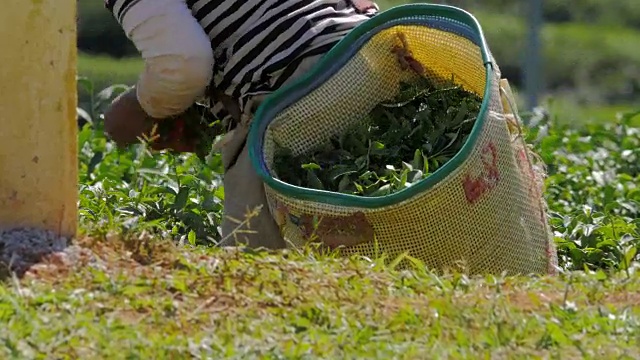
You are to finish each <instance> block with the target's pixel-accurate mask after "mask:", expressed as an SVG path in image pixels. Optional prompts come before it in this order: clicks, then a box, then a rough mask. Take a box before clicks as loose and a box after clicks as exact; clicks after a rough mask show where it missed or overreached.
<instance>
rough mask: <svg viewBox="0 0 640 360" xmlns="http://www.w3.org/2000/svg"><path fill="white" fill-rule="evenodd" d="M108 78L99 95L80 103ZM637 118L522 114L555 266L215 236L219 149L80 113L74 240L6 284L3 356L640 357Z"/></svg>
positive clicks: (95, 107)
mask: <svg viewBox="0 0 640 360" xmlns="http://www.w3.org/2000/svg"><path fill="white" fill-rule="evenodd" d="M83 84H84V85H87V84H86V83H84V82H83ZM117 90H118V89H116V91H114V92H113V93H110V94H108V93H103V94H102V95H101V96H94V97H93V99H94V100H95V101H96V102H94V103H93V104H90V107H87V108H86V110H87V112H88V114H89V116H91V117H92V118H93V119H94V120H97V119H99V115H100V113H101V112H102V111H103V108H104V104H105V103H106V102H107V100H108V99H109V98H111V97H113V96H115V95H116V94H117ZM638 117H640V115H638V114H633V113H629V114H626V115H625V116H622V117H620V118H618V119H612V120H611V121H609V122H607V123H602V122H600V123H592V124H586V125H584V126H583V127H581V128H574V127H571V126H569V125H568V124H567V122H561V121H558V120H557V119H556V117H555V116H544V114H528V115H527V122H528V123H529V124H530V128H529V129H528V131H527V138H528V141H529V142H530V143H531V144H532V146H534V148H535V149H536V150H537V152H538V153H539V154H540V156H541V158H542V160H544V161H545V163H546V164H547V166H548V170H549V175H550V176H549V178H548V180H547V191H546V195H545V196H546V198H547V201H548V203H549V208H550V212H549V221H550V223H551V225H552V228H553V231H554V234H555V241H556V244H557V246H558V255H559V259H560V264H559V265H560V269H559V270H560V272H561V274H560V276H558V277H528V276H509V277H505V276H486V277H473V278H469V277H467V276H465V275H463V274H458V273H453V274H439V275H437V274H435V273H432V272H430V271H428V269H424V268H418V267H416V268H414V269H412V270H404V271H400V270H396V269H394V268H393V266H392V265H389V264H385V263H382V262H381V261H379V260H375V259H374V260H368V259H362V258H357V257H353V258H340V259H338V258H334V257H331V256H329V255H323V256H319V255H316V254H314V253H313V252H308V251H301V252H290V251H287V252H269V253H265V252H237V251H227V250H224V249H216V248H215V247H212V246H211V245H212V244H213V243H215V242H216V241H217V240H218V239H219V237H218V236H217V226H218V224H219V222H220V217H221V202H222V200H223V198H224V193H223V191H222V188H221V186H220V175H219V174H220V172H221V171H220V167H221V164H220V157H219V156H218V155H216V154H212V155H211V156H210V157H209V158H208V159H207V162H206V164H204V163H202V162H200V161H199V160H198V159H197V158H196V157H195V156H193V155H180V156H176V155H172V154H169V153H150V152H149V151H148V150H147V148H146V147H145V146H144V144H140V145H136V146H133V147H131V148H130V149H128V150H117V149H116V148H115V147H114V146H113V144H111V143H110V142H109V141H107V140H106V139H105V137H104V135H103V134H102V127H101V123H100V121H95V122H94V123H93V125H91V123H90V124H87V125H86V126H85V127H84V128H83V129H82V130H81V131H80V133H79V149H78V151H79V172H80V183H81V185H80V189H79V191H80V200H79V205H80V222H81V226H82V232H81V237H80V238H79V240H78V241H77V242H76V245H78V246H79V247H78V248H76V250H74V251H71V252H70V254H69V255H67V256H63V255H60V254H54V255H51V256H49V257H48V258H47V259H45V260H44V261H43V262H42V263H41V264H39V265H36V266H35V267H34V268H33V269H32V270H31V271H30V272H29V273H27V274H26V275H25V276H24V277H23V278H20V279H18V278H13V279H9V280H8V281H6V282H4V283H3V284H1V285H0V324H1V325H0V343H1V344H2V346H0V357H1V358H20V359H22V358H25V359H26V358H29V359H31V358H36V359H37V358H41V359H45V358H109V359H141V358H145V359H146V358H174V359H175V358H192V357H195V358H272V359H285V358H286V359H303V358H305V359H306V358H382V359H386V358H406V359H415V358H469V359H476V358H481V357H484V358H552V357H553V358H556V357H562V358H607V359H609V358H620V359H627V358H628V359H631V358H637V357H638V356H639V355H640V352H639V351H638V348H640V335H639V334H640V306H638V304H639V303H640V297H639V294H640V281H639V280H640V278H639V276H640V275H638V268H640V263H639V262H638V260H640V257H639V256H638V249H639V248H640V216H639V215H640V188H639V187H638V184H640V128H638V127H637V126H636V125H635V124H636V121H637V119H638ZM163 239H164V240H163ZM74 259H75V260H74Z"/></svg>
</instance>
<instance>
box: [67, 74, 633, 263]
mask: <svg viewBox="0 0 640 360" xmlns="http://www.w3.org/2000/svg"><path fill="white" fill-rule="evenodd" d="M79 84H80V86H81V87H83V88H85V89H87V91H90V92H91V91H92V88H91V87H92V84H91V83H90V82H89V81H87V80H80V82H79ZM125 88H126V87H124V86H113V87H110V88H107V89H106V90H103V91H102V92H100V93H98V94H96V95H95V96H93V97H92V104H91V106H90V108H87V109H85V110H86V115H85V116H86V117H87V118H90V121H89V122H88V123H87V124H86V125H84V127H83V128H82V129H81V130H80V134H79V156H80V183H81V186H80V219H81V224H82V227H83V229H84V231H85V232H86V233H89V234H105V233H107V232H108V231H111V230H114V231H117V232H121V233H129V232H139V231H141V230H142V229H144V230H147V231H150V232H152V233H154V234H157V236H159V237H171V238H173V239H174V240H176V241H182V242H189V243H192V244H202V245H212V244H215V243H216V241H218V240H219V239H220V236H219V233H218V225H219V224H220V219H221V210H222V201H223V199H224V192H223V188H222V182H221V172H222V166H221V159H220V156H219V155H217V154H216V153H212V154H210V155H209V156H208V157H207V158H206V163H203V162H202V161H200V160H199V159H198V158H197V157H196V156H195V155H193V154H179V155H175V154H171V153H168V152H162V153H152V152H150V151H149V150H148V149H147V148H146V146H145V145H144V144H142V143H141V144H139V145H135V146H132V147H131V148H129V149H126V150H119V149H117V148H116V147H115V145H114V144H113V143H112V142H110V141H108V140H107V139H106V138H105V136H104V134H103V131H102V122H101V115H100V114H101V112H102V111H103V110H104V106H105V105H106V103H107V101H108V100H109V99H111V98H113V97H114V96H115V95H116V94H118V93H119V92H120V91H122V90H123V89H125ZM524 115H525V120H526V121H527V123H528V124H529V130H528V131H527V136H528V141H529V142H530V143H531V144H532V146H534V148H535V150H536V151H537V152H538V153H539V154H540V156H541V157H542V159H543V160H544V162H545V163H546V164H547V165H548V173H549V177H548V179H547V189H546V199H547V201H548V203H549V208H550V217H551V218H550V221H551V224H552V226H553V230H554V232H555V239H556V242H557V244H558V251H559V256H560V260H561V266H562V267H563V268H565V269H571V270H581V269H585V268H591V269H598V268H600V269H626V268H628V267H629V265H630V264H631V263H632V262H633V261H636V260H638V253H637V250H638V248H640V220H639V218H640V186H639V185H638V184H640V127H638V123H639V121H638V120H640V115H639V113H635V114H633V113H632V114H626V115H623V116H620V117H619V118H618V119H614V120H613V121H612V122H610V123H607V124H590V125H585V126H583V127H581V128H579V129H578V128H573V127H571V126H570V125H567V124H568V123H570V121H564V122H559V121H558V119H555V118H553V117H550V116H548V115H547V114H546V113H544V112H542V111H538V112H536V113H533V114H524Z"/></svg>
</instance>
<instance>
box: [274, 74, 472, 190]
mask: <svg viewBox="0 0 640 360" xmlns="http://www.w3.org/2000/svg"><path fill="white" fill-rule="evenodd" d="M481 104H482V99H481V98H480V97H479V96H477V95H475V94H473V93H470V92H468V91H466V90H464V89H463V88H462V87H461V86H459V85H456V84H454V83H453V82H452V81H448V82H446V83H445V84H443V85H442V86H435V85H433V84H432V83H431V82H430V81H428V80H427V79H426V78H420V80H419V81H418V82H416V83H402V84H401V85H400V93H399V95H398V96H397V97H396V98H395V99H393V101H391V102H390V103H381V104H379V105H378V106H376V107H375V108H374V109H373V110H372V111H371V112H370V113H369V115H368V117H367V119H365V120H364V121H362V122H359V123H358V124H356V125H354V126H352V127H351V128H349V129H348V130H347V131H345V132H344V133H343V134H342V135H341V136H335V137H333V138H331V140H330V141H329V142H327V143H326V144H325V145H324V146H323V147H321V148H318V149H316V150H315V151H313V152H310V153H307V154H302V155H299V156H293V155H292V153H291V151H290V150H289V149H286V148H284V147H281V146H277V148H276V152H275V158H274V170H275V172H276V174H277V176H278V178H279V179H280V180H281V181H284V182H286V183H289V184H292V185H296V186H300V187H305V188H312V189H318V190H327V191H332V192H340V193H345V194H352V195H359V196H369V197H376V196H384V195H388V194H391V193H393V192H397V191H399V190H402V189H404V188H406V187H409V186H411V185H412V184H414V183H416V182H418V181H420V180H422V179H424V178H426V177H427V176H429V175H430V174H432V173H433V172H434V171H436V170H437V169H438V168H439V167H441V166H442V165H443V164H445V163H447V162H448V161H449V160H450V159H451V158H452V157H453V156H454V155H455V154H456V153H458V152H459V151H460V149H461V148H462V146H463V145H464V143H465V141H466V139H467V137H468V135H469V133H470V132H471V129H472V128H473V125H474V123H475V120H476V117H477V115H478V113H479V111H480V106H481Z"/></svg>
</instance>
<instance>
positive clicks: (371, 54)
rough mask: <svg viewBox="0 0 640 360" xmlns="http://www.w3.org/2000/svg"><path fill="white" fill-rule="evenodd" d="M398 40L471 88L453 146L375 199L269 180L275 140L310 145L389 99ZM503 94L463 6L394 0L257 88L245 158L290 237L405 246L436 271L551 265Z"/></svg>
mask: <svg viewBox="0 0 640 360" xmlns="http://www.w3.org/2000/svg"><path fill="white" fill-rule="evenodd" d="M401 38H402V40H401ZM399 41H400V42H402V41H404V42H403V46H406V48H407V49H409V50H410V51H411V52H412V53H413V58H415V59H416V60H418V61H419V62H420V63H421V64H422V65H423V66H424V68H425V69H426V70H427V72H428V73H430V74H432V76H433V77H434V79H433V80H438V79H436V78H439V79H451V78H452V75H453V78H454V79H455V81H456V82H457V83H458V84H460V85H462V86H463V87H464V88H465V89H466V90H467V91H471V92H474V93H476V94H478V95H479V96H481V97H482V99H483V103H482V107H481V110H480V114H479V116H478V119H477V120H476V123H475V125H474V128H473V130H472V133H471V134H470V135H469V137H468V140H467V141H466V143H465V145H464V146H463V148H462V149H461V150H460V152H459V153H458V154H457V155H455V156H454V157H453V158H452V159H451V160H450V161H449V162H447V163H446V164H444V165H443V166H442V167H441V168H439V169H438V170H437V171H435V172H434V173H433V174H431V175H430V176H428V177H427V178H425V179H423V180H421V181H420V182H418V183H415V184H413V185H412V186H411V187H409V188H406V189H403V190H400V191H398V192H396V193H392V194H390V195H386V196H382V197H360V196H355V195H349V194H341V193H334V192H328V191H321V190H313V189H306V188H301V187H296V186H292V185H289V184H287V183H285V182H283V181H280V180H278V175H277V174H276V173H275V172H274V169H273V167H272V165H273V161H274V150H275V144H276V143H277V144H280V145H281V146H285V147H288V148H290V149H291V150H292V151H293V153H294V155H297V154H301V153H305V152H308V151H311V150H313V149H315V148H317V147H318V146H319V145H321V144H322V143H324V142H326V141H329V137H331V136H333V135H336V134H340V133H341V132H344V131H345V129H347V128H348V127H349V126H350V125H351V124H353V123H354V122H356V121H362V119H364V118H366V115H367V114H368V113H369V112H370V111H371V110H372V109H373V108H374V107H375V106H376V105H377V104H378V103H381V102H383V101H388V100H389V99H392V98H393V97H395V96H396V95H397V94H398V92H399V84H400V82H401V81H407V80H411V79H412V78H413V77H415V76H418V75H416V72H414V71H408V70H407V69H406V66H403V64H402V63H401V62H399V61H398V57H397V56H395V55H394V54H393V53H392V52H391V49H392V48H393V47H394V46H395V45H398V42H399ZM513 104H514V101H513V96H512V94H511V91H510V89H509V87H508V83H507V82H506V80H503V79H501V76H500V70H499V68H498V66H497V65H496V63H495V62H494V61H493V58H492V56H491V53H490V51H489V49H488V47H487V45H486V42H485V39H484V36H483V34H482V30H481V27H480V25H479V24H478V22H477V21H476V19H475V18H474V17H473V16H472V15H471V14H469V13H467V12H465V11H463V10H461V9H458V8H455V7H451V6H444V5H426V4H412V5H403V6H398V7H395V8H392V9H390V10H388V11H385V12H383V13H380V14H379V15H377V16H376V17H374V18H372V19H371V20H368V21H367V22H365V23H363V24H362V25H360V26H359V27H357V28H356V29H354V30H353V31H352V32H351V33H350V34H349V35H348V36H346V37H345V38H344V39H343V40H342V41H341V42H340V43H338V44H337V45H336V46H335V47H334V48H333V49H332V50H331V51H330V52H329V53H328V54H327V55H326V56H325V57H324V58H323V59H322V60H321V61H320V62H319V63H318V64H317V65H316V66H315V67H314V69H312V71H310V73H309V74H308V75H306V76H305V77H304V78H301V79H299V80H298V81H297V82H295V83H293V84H291V85H288V86H286V87H283V88H282V89H280V90H279V91H277V92H276V93H274V94H272V95H271V96H270V97H269V98H267V99H266V100H265V102H263V104H262V105H261V106H260V108H259V109H258V111H257V113H256V117H255V118H254V120H253V123H252V125H251V130H250V134H249V144H250V156H251V159H252V164H253V166H254V167H255V169H256V170H257V172H258V174H259V175H260V176H261V177H262V178H263V180H264V182H265V190H266V193H267V198H268V202H269V211H270V212H271V214H272V215H273V216H274V218H275V219H276V222H277V223H278V225H279V226H280V229H281V231H282V234H283V236H284V238H285V240H286V241H287V242H288V243H289V245H290V246H293V247H300V246H304V245H305V244H307V243H308V242H309V241H314V242H319V243H321V244H324V245H326V246H328V247H330V248H334V249H337V250H336V251H338V252H340V254H342V255H346V256H348V255H354V254H358V255H361V256H366V257H370V258H375V257H378V256H381V255H383V254H384V256H385V257H386V258H388V259H396V258H399V257H401V256H402V255H409V257H406V259H411V258H413V259H418V260H420V261H421V263H422V264H424V265H425V266H427V267H428V268H430V269H433V270H436V271H447V270H454V269H455V270H458V271H460V270H462V271H465V272H467V273H471V274H477V273H485V274H486V273H495V274H497V273H503V272H506V273H511V274H545V273H553V272H554V269H555V267H556V266H555V265H556V263H557V257H556V251H555V247H554V244H553V240H552V236H551V232H550V228H549V225H548V222H547V219H546V203H545V202H544V200H543V197H542V186H543V176H544V172H543V171H542V170H541V168H540V167H539V166H538V165H537V163H534V162H533V159H534V157H533V154H532V153H531V151H530V150H529V148H528V146H527V144H526V143H525V142H524V140H523V139H522V136H520V126H519V125H520V120H519V118H518V117H517V109H516V108H515V106H514V105H513ZM406 259H405V260H403V261H402V262H401V263H400V266H401V267H402V266H406V265H408V264H409V260H406ZM414 263H415V261H414ZM403 264H404V265H403Z"/></svg>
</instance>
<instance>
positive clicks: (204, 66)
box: [120, 0, 213, 118]
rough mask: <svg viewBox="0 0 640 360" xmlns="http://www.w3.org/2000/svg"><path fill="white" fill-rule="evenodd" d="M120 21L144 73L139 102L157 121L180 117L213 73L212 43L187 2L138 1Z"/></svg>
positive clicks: (138, 95) (138, 87) (138, 89)
mask: <svg viewBox="0 0 640 360" xmlns="http://www.w3.org/2000/svg"><path fill="white" fill-rule="evenodd" d="M131 3H132V4H131V5H130V6H129V7H128V9H127V10H126V12H124V13H123V14H122V17H121V18H120V20H121V24H122V28H123V29H124V31H125V33H126V35H127V37H128V38H129V39H131V41H132V42H133V43H134V44H135V46H136V48H137V49H138V51H140V53H141V55H142V57H143V59H144V61H145V69H144V72H143V73H142V74H141V75H140V77H139V79H138V82H137V84H136V92H137V98H138V101H139V102H140V105H141V106H142V108H143V109H144V111H145V112H146V113H147V114H148V115H149V116H151V117H154V118H166V117H169V116H172V115H177V114H179V113H181V112H183V111H184V110H186V109H187V108H188V107H189V106H191V105H192V104H193V103H194V102H195V101H196V99H197V98H199V97H200V96H202V95H203V94H204V91H205V89H206V87H207V85H208V84H209V82H210V81H211V78H212V75H213V74H212V73H213V51H212V49H211V42H210V40H209V37H208V36H207V35H206V33H205V32H204V30H203V29H202V27H201V26H200V24H198V22H197V20H196V19H195V18H194V17H193V15H192V14H191V11H190V10H189V8H188V7H187V5H186V3H185V0H137V1H135V0H134V1H133V2H131Z"/></svg>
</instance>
